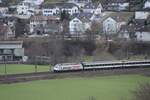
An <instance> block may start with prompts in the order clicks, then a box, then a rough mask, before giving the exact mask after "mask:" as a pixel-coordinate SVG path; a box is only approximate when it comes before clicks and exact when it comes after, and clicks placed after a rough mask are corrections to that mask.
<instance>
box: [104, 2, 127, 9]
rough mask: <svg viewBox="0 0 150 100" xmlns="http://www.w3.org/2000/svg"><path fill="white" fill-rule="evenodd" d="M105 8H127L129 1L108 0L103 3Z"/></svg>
mask: <svg viewBox="0 0 150 100" xmlns="http://www.w3.org/2000/svg"><path fill="white" fill-rule="evenodd" d="M103 6H104V8H105V10H111V11H112V10H116V11H121V10H127V9H128V7H129V2H128V1H127V0H108V1H107V2H106V3H104V5H103Z"/></svg>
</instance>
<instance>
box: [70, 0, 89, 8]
mask: <svg viewBox="0 0 150 100" xmlns="http://www.w3.org/2000/svg"><path fill="white" fill-rule="evenodd" d="M91 2H92V1H91V0H68V3H74V4H76V5H78V6H79V7H80V8H82V7H84V6H85V5H86V4H87V3H91Z"/></svg>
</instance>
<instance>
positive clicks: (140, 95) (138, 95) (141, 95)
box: [134, 83, 150, 100]
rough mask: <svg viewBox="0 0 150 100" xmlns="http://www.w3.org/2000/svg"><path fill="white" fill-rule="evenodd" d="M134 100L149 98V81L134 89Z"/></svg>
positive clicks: (146, 99)
mask: <svg viewBox="0 0 150 100" xmlns="http://www.w3.org/2000/svg"><path fill="white" fill-rule="evenodd" d="M134 95H135V100H150V83H146V84H144V85H140V87H139V88H138V89H137V90H136V91H134Z"/></svg>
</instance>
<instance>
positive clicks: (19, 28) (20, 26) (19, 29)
mask: <svg viewBox="0 0 150 100" xmlns="http://www.w3.org/2000/svg"><path fill="white" fill-rule="evenodd" d="M15 32H16V37H19V36H22V35H24V33H26V32H27V22H26V21H25V20H23V19H17V21H16V24H15Z"/></svg>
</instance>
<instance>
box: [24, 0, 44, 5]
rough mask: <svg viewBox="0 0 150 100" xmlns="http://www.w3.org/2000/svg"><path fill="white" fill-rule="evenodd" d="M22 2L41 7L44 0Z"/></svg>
mask: <svg viewBox="0 0 150 100" xmlns="http://www.w3.org/2000/svg"><path fill="white" fill-rule="evenodd" d="M23 2H26V3H30V4H34V5H41V4H42V3H43V2H44V0H24V1H23Z"/></svg>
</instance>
